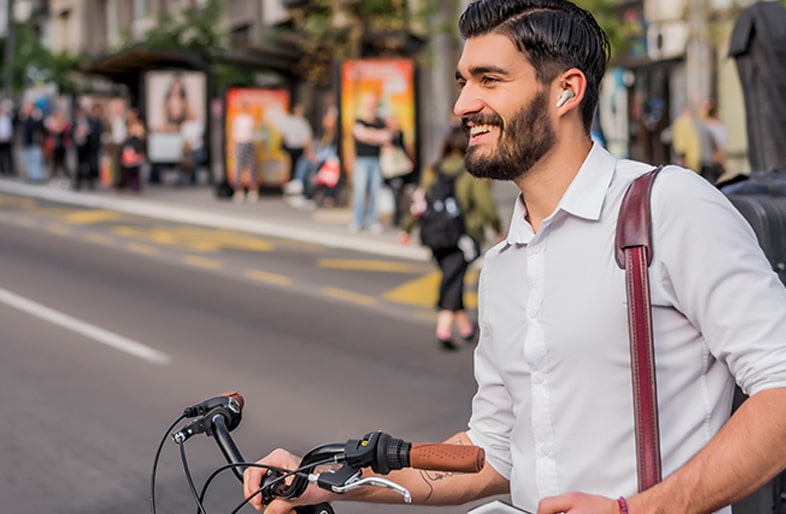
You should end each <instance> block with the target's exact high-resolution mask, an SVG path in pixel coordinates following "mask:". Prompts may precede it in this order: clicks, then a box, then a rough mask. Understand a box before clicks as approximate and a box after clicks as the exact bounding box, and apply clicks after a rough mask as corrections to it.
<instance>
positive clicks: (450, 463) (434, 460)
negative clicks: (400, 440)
mask: <svg viewBox="0 0 786 514" xmlns="http://www.w3.org/2000/svg"><path fill="white" fill-rule="evenodd" d="M485 461H486V454H485V452H484V451H483V448H479V447H477V446H466V445H461V444H438V443H412V448H411V449H410V452H409V465H410V467H412V468H416V469H425V470H433V471H459V472H462V473H477V472H478V471H480V470H481V469H483V464H484V463H485Z"/></svg>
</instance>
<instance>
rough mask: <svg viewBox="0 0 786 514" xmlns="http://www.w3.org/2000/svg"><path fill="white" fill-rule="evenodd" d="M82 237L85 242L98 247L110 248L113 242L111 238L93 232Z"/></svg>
mask: <svg viewBox="0 0 786 514" xmlns="http://www.w3.org/2000/svg"><path fill="white" fill-rule="evenodd" d="M82 237H83V238H84V239H85V241H90V242H91V243H97V244H100V245H106V246H111V245H112V244H114V240H113V239H112V238H111V237H109V236H105V235H103V234H97V233H95V232H88V233H87V234H85V235H84V236H82Z"/></svg>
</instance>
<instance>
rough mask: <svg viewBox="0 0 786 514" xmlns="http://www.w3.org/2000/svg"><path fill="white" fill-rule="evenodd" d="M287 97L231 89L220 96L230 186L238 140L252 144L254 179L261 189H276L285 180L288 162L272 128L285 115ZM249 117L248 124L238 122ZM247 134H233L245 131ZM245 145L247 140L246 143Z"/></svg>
mask: <svg viewBox="0 0 786 514" xmlns="http://www.w3.org/2000/svg"><path fill="white" fill-rule="evenodd" d="M289 104H290V95H289V91H287V90H286V89H273V88H263V87H231V88H228V89H227V91H226V93H225V96H224V106H225V109H224V135H225V137H224V165H225V173H226V178H227V181H228V182H229V183H230V184H234V183H235V180H236V177H237V174H238V173H239V172H238V170H237V165H236V163H237V153H236V150H237V148H238V145H237V143H238V139H242V140H243V141H246V140H248V139H250V142H251V143H253V149H254V151H253V154H254V162H255V166H254V170H253V174H254V179H255V180H256V182H257V184H258V185H259V186H261V187H279V186H281V185H283V184H284V183H285V182H286V181H288V180H289V178H290V175H291V170H292V163H290V162H289V155H287V153H286V152H284V151H283V150H282V149H281V132H280V131H279V130H278V128H276V125H277V124H278V123H279V121H280V120H281V119H282V118H283V117H285V116H286V115H287V113H288V112H289ZM240 116H250V123H248V124H243V123H238V121H239V117H240ZM244 126H245V127H247V126H250V127H251V131H250V133H249V134H242V135H241V134H236V133H235V132H236V131H240V130H243V131H245V130H248V129H246V128H243V127H244ZM247 142H248V141H247Z"/></svg>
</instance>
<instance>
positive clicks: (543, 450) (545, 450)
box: [538, 444, 551, 457]
mask: <svg viewBox="0 0 786 514" xmlns="http://www.w3.org/2000/svg"><path fill="white" fill-rule="evenodd" d="M538 451H539V452H540V455H541V457H548V456H549V455H551V446H550V445H548V444H542V445H540V449H539V450H538Z"/></svg>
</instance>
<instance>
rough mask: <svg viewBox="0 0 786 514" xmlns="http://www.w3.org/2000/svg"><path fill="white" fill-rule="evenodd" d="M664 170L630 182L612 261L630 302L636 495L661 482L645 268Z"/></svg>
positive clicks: (647, 271)
mask: <svg viewBox="0 0 786 514" xmlns="http://www.w3.org/2000/svg"><path fill="white" fill-rule="evenodd" d="M661 169H663V167H662V166H660V167H658V168H655V169H654V170H652V171H650V172H648V173H645V174H644V175H642V176H640V177H638V178H637V179H636V180H634V181H633V182H632V183H631V185H630V186H629V187H628V190H627V191H626V192H625V197H624V198H623V200H622V206H621V207H620V213H619V218H618V219H617V233H616V241H615V243H616V249H615V258H616V261H617V265H618V266H619V267H620V268H622V269H624V270H625V285H626V291H627V298H628V333H629V338H630V354H631V378H632V380H633V415H634V427H635V432H636V463H637V475H638V486H639V491H640V492H641V491H644V490H645V489H649V488H650V487H652V486H653V485H655V484H657V483H658V482H660V481H661V477H662V473H661V459H660V428H659V421H658V395H657V384H656V378H655V351H654V347H653V344H654V340H653V332H652V305H651V303H650V287H649V269H648V268H649V265H650V263H651V262H652V250H653V247H652V220H651V216H650V194H651V192H652V183H653V182H654V181H655V177H657V176H658V173H660V171H661Z"/></svg>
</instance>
